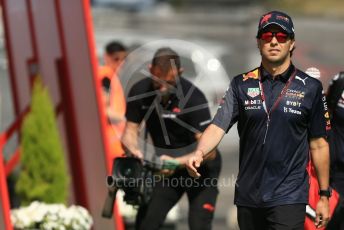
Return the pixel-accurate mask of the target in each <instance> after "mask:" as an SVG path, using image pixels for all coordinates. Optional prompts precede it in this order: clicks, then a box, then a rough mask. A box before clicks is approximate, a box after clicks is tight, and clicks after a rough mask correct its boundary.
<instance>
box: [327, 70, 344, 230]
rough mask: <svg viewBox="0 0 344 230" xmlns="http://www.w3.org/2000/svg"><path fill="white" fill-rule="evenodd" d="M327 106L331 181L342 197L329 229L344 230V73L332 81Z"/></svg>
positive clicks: (328, 91)
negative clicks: (328, 113)
mask: <svg viewBox="0 0 344 230" xmlns="http://www.w3.org/2000/svg"><path fill="white" fill-rule="evenodd" d="M327 104H328V108H329V111H330V115H331V126H332V130H331V132H330V138H329V139H330V150H331V167H330V169H331V170H330V171H331V173H330V181H331V185H332V187H333V188H334V189H336V190H337V192H338V193H339V194H340V197H341V198H340V200H339V203H338V205H337V208H336V210H335V213H334V215H333V217H332V220H331V221H330V223H329V226H328V229H340V230H344V203H343V197H344V72H340V73H338V74H337V75H336V76H335V77H334V78H333V79H332V81H331V83H330V85H329V88H328V90H327Z"/></svg>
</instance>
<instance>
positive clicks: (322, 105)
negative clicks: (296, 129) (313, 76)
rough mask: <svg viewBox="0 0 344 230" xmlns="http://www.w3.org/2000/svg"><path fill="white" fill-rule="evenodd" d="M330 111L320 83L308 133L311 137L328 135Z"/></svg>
mask: <svg viewBox="0 0 344 230" xmlns="http://www.w3.org/2000/svg"><path fill="white" fill-rule="evenodd" d="M330 127H331V126H330V121H329V113H328V111H327V105H326V97H325V95H324V94H323V89H322V86H321V84H319V86H318V88H317V90H316V94H315V97H314V101H313V104H312V109H311V114H310V122H309V128H308V133H309V137H310V138H317V137H326V136H327V131H326V130H329V129H330Z"/></svg>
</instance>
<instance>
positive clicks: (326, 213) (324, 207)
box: [315, 197, 330, 228]
mask: <svg viewBox="0 0 344 230" xmlns="http://www.w3.org/2000/svg"><path fill="white" fill-rule="evenodd" d="M329 220H330V208H329V199H328V198H327V197H320V200H319V201H318V204H317V208H316V218H315V226H316V227H317V228H322V227H326V225H327V224H328V222H329Z"/></svg>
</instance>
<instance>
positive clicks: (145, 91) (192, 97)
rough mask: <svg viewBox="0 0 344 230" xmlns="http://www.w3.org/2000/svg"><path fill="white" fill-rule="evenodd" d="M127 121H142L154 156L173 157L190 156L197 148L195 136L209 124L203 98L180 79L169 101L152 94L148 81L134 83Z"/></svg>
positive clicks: (196, 89) (194, 88)
mask: <svg viewBox="0 0 344 230" xmlns="http://www.w3.org/2000/svg"><path fill="white" fill-rule="evenodd" d="M164 101H165V102H164ZM126 118H127V120H128V121H130V122H134V123H141V122H142V121H145V122H146V127H147V129H148V132H149V134H150V136H151V139H152V141H153V144H154V147H155V150H156V154H157V155H162V154H167V155H170V156H173V157H177V156H181V155H185V154H187V153H190V152H192V151H193V150H194V149H195V147H196V145H197V142H196V139H195V134H196V133H200V132H203V131H204V129H205V128H206V127H207V126H208V125H209V124H210V123H211V116H210V112H209V108H208V102H207V100H206V98H205V96H204V94H203V93H202V92H201V91H200V90H199V89H198V88H197V87H196V86H194V85H193V84H192V83H191V82H189V81H188V80H186V79H184V78H182V77H180V78H179V80H178V81H177V84H176V86H175V90H174V92H173V93H171V95H170V96H169V97H168V100H163V99H162V97H161V96H160V95H159V92H158V91H155V90H154V88H153V85H152V79H151V78H146V79H143V80H141V81H139V82H138V83H136V84H135V85H134V86H133V87H132V88H131V90H130V92H129V96H128V100H127V111H126Z"/></svg>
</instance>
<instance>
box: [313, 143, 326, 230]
mask: <svg viewBox="0 0 344 230" xmlns="http://www.w3.org/2000/svg"><path fill="white" fill-rule="evenodd" d="M310 153H311V157H312V162H313V165H314V167H315V170H316V173H317V178H318V183H319V189H320V190H328V189H329V172H330V154H329V145H328V143H327V141H326V139H325V138H324V137H320V138H312V139H311V140H310ZM329 218H330V209H329V198H328V197H326V196H321V197H320V200H319V202H318V204H317V207H316V220H315V225H316V226H317V228H321V227H324V226H326V224H327V223H328V221H329Z"/></svg>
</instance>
